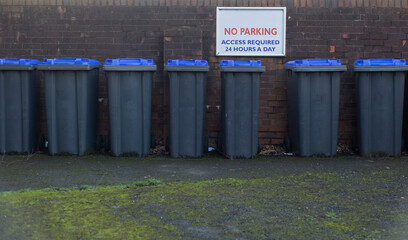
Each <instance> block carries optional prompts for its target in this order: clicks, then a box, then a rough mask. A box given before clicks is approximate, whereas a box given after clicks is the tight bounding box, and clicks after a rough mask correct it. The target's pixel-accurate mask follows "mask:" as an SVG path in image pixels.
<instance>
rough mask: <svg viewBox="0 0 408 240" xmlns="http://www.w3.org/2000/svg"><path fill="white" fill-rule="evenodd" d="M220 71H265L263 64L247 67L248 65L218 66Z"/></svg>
mask: <svg viewBox="0 0 408 240" xmlns="http://www.w3.org/2000/svg"><path fill="white" fill-rule="evenodd" d="M220 70H221V72H260V73H262V72H265V66H261V67H249V66H220Z"/></svg>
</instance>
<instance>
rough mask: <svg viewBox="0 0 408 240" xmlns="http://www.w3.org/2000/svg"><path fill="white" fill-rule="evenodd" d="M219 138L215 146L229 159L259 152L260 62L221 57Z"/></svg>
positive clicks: (248, 156) (261, 67)
mask: <svg viewBox="0 0 408 240" xmlns="http://www.w3.org/2000/svg"><path fill="white" fill-rule="evenodd" d="M220 70H221V105H222V106H221V107H222V110H221V137H220V138H219V139H218V143H217V145H218V146H217V147H218V149H219V150H220V151H221V152H222V153H223V154H224V155H225V156H226V157H228V158H230V159H233V158H253V157H255V156H256V154H257V152H258V121H259V85H260V78H261V74H262V73H263V72H265V67H264V66H262V63H261V61H254V60H238V61H234V60H223V61H221V62H220Z"/></svg>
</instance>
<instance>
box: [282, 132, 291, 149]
mask: <svg viewBox="0 0 408 240" xmlns="http://www.w3.org/2000/svg"><path fill="white" fill-rule="evenodd" d="M283 148H284V149H285V151H286V152H291V148H292V146H291V145H290V137H289V136H285V138H284V139H283Z"/></svg>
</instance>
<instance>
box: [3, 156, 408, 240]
mask: <svg viewBox="0 0 408 240" xmlns="http://www.w3.org/2000/svg"><path fill="white" fill-rule="evenodd" d="M149 179H150V181H151V179H158V180H161V181H163V184H159V185H158V186H147V187H137V186H134V185H132V183H133V184H134V183H135V182H136V181H145V180H148V181H149ZM148 181H147V182H148ZM85 185H88V186H85ZM109 185H115V186H114V187H106V186H109ZM94 186H100V187H94ZM132 186H133V187H132ZM63 187H70V189H63ZM28 188H30V189H42V190H32V191H31V190H29V191H27V190H23V191H22V190H20V189H28ZM44 188H47V189H44ZM15 190H18V191H15ZM407 236H408V157H398V158H397V157H396V158H362V157H359V156H355V155H348V156H338V157H333V158H300V157H287V156H263V157H258V158H256V159H241V160H228V159H225V158H223V157H221V156H219V155H217V154H216V153H212V154H207V155H206V156H204V157H203V158H200V159H170V158H168V157H166V156H163V157H158V156H154V157H145V158H117V157H111V156H105V155H90V156H83V157H76V156H47V155H42V154H34V155H25V156H23V155H14V156H13V155H7V156H0V239H10V240H12V239H19V240H20V239H407Z"/></svg>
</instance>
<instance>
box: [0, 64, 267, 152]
mask: <svg viewBox="0 0 408 240" xmlns="http://www.w3.org/2000/svg"><path fill="white" fill-rule="evenodd" d="M100 67H101V66H100V63H99V62H97V61H95V60H91V59H79V58H78V59H44V61H43V62H39V61H37V60H27V59H2V60H1V62H0V70H1V71H0V93H2V97H0V104H1V105H0V107H1V110H0V136H1V138H0V151H1V152H2V153H6V152H17V153H22V152H31V151H33V149H35V148H36V124H35V123H36V120H37V119H36V116H37V115H38V114H37V113H38V109H37V103H36V101H37V100H38V87H39V82H38V80H39V77H38V76H39V74H38V71H36V70H40V71H42V72H44V88H45V103H46V119H47V129H48V140H49V144H48V150H49V153H50V154H52V155H54V154H62V153H70V154H78V155H83V154H85V153H87V152H92V151H93V149H94V146H95V136H96V115H97V114H96V109H97V87H98V72H99V68H100ZM221 68H222V69H221V72H222V79H223V84H222V86H223V91H222V92H223V105H224V106H225V107H224V108H223V113H224V115H225V118H223V119H224V121H225V123H223V133H222V139H223V141H222V148H223V149H224V152H225V154H226V155H227V156H228V157H230V158H234V157H247V158H249V157H253V156H255V154H256V152H257V146H258V135H257V134H258V123H257V122H258V121H257V119H258V111H259V81H260V73H261V72H263V71H265V68H264V67H262V66H261V62H260V61H235V62H234V61H222V62H221ZM103 69H104V71H105V72H106V76H107V86H108V98H109V124H110V142H111V144H110V145H111V152H112V154H113V155H116V156H119V155H123V154H129V153H131V154H137V155H140V156H143V155H147V154H148V153H149V151H150V144H151V139H150V138H151V135H150V122H151V121H150V120H151V105H152V104H151V102H152V81H153V74H154V72H155V71H156V69H157V66H156V65H154V63H153V60H150V59H107V60H106V62H105V64H104V66H103ZM165 70H166V71H167V72H168V73H169V78H170V138H169V142H170V144H169V145H170V153H171V156H172V157H200V156H201V155H202V154H203V151H204V148H205V146H206V140H205V137H204V127H205V91H206V79H207V73H208V71H209V67H208V63H207V61H205V60H169V61H168V63H167V65H166V66H165ZM224 95H225V96H224ZM229 98H231V99H229ZM248 126H249V128H248Z"/></svg>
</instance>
